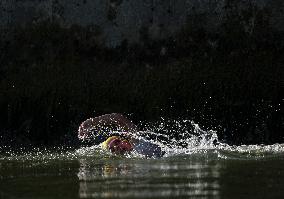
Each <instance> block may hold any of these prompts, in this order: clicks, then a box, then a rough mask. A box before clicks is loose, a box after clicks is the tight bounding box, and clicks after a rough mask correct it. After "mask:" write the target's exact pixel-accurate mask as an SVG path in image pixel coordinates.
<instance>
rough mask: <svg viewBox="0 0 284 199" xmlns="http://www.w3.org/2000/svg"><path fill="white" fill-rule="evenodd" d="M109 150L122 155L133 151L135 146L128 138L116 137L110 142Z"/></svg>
mask: <svg viewBox="0 0 284 199" xmlns="http://www.w3.org/2000/svg"><path fill="white" fill-rule="evenodd" d="M108 147H109V150H110V151H111V152H112V153H115V154H119V155H122V154H124V153H126V152H130V151H132V149H133V147H132V145H131V144H130V143H129V141H127V140H121V139H120V138H114V139H113V140H111V141H110V142H109V144H108Z"/></svg>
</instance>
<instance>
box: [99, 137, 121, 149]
mask: <svg viewBox="0 0 284 199" xmlns="http://www.w3.org/2000/svg"><path fill="white" fill-rule="evenodd" d="M114 139H119V137H118V136H111V137H109V138H108V139H107V140H106V141H104V142H103V144H102V147H103V148H104V149H109V143H110V142H111V141H113V140H114Z"/></svg>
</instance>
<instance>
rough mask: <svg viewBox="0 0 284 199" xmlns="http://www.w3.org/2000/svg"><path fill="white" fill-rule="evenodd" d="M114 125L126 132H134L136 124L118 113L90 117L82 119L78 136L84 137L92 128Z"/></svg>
mask: <svg viewBox="0 0 284 199" xmlns="http://www.w3.org/2000/svg"><path fill="white" fill-rule="evenodd" d="M112 125H114V126H116V127H118V128H121V129H122V130H125V131H128V132H136V131H137V126H136V125H135V124H134V123H133V122H131V121H130V120H129V119H127V118H126V117H125V116H123V115H122V114H119V113H112V114H106V115H102V116H99V117H95V118H90V119H87V120H86V121H84V122H83V123H82V124H81V125H80V127H79V130H78V137H79V138H80V139H84V138H86V137H88V134H89V133H90V132H91V130H92V129H94V128H100V127H107V126H112Z"/></svg>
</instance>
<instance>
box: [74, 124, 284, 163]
mask: <svg viewBox="0 0 284 199" xmlns="http://www.w3.org/2000/svg"><path fill="white" fill-rule="evenodd" d="M125 133H126V132H122V131H112V132H111V133H110V134H116V135H124V134H125ZM128 134H130V135H131V136H132V137H134V138H136V139H139V140H143V141H146V142H150V143H152V144H156V145H158V146H159V147H161V149H162V150H163V151H164V152H165V155H164V156H163V157H164V158H167V157H175V156H189V155H193V154H200V153H203V154H204V153H206V152H213V153H215V154H216V156H217V158H222V159H228V158H229V159H248V158H254V159H259V158H266V157H274V156H279V155H284V144H274V145H242V146H234V145H233V146H230V145H228V144H226V143H222V142H220V141H219V139H218V136H217V132H216V131H213V130H209V131H205V130H202V129H201V128H200V127H199V125H198V124H196V123H194V122H193V121H191V120H180V121H177V120H165V119H162V121H160V122H158V123H155V124H147V125H145V127H144V130H143V131H138V132H136V133H128ZM95 135H96V134H93V136H95ZM96 152H99V153H101V154H104V155H108V156H111V154H110V153H108V152H106V151H103V150H102V149H101V147H100V145H95V146H92V147H84V148H81V149H79V150H77V153H79V154H81V155H86V156H91V155H92V154H94V153H96ZM137 157H139V158H143V157H144V156H143V155H141V154H137V153H135V152H134V153H131V154H130V156H129V155H128V156H127V158H137Z"/></svg>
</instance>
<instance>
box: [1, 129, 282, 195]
mask: <svg viewBox="0 0 284 199" xmlns="http://www.w3.org/2000/svg"><path fill="white" fill-rule="evenodd" d="M195 128H196V129H198V128H199V127H198V126H195ZM196 129H195V130H196ZM148 133H149V132H148ZM183 133H184V132H183ZM186 134H187V136H184V137H183V139H179V140H178V141H177V140H174V141H173V140H172V141H171V142H168V143H167V144H165V142H159V144H160V146H161V147H163V150H164V151H165V155H164V157H162V158H146V157H143V156H141V155H139V154H135V153H133V154H129V155H127V156H123V157H122V156H115V155H112V154H110V153H109V152H106V151H103V150H102V149H101V147H100V146H99V145H95V146H91V147H81V148H79V149H53V150H47V149H33V150H32V151H26V150H19V151H17V152H15V151H9V150H5V152H4V150H2V153H1V155H0V198H1V199H2V198H3V199H6V198H7V199H9V198H27V199H30V198H38V199H43V198H63V199H64V198H151V199H153V198H238V199H239V198H273V199H274V198H284V145H283V144H274V145H266V146H265V145H244V146H228V145H226V144H223V143H218V140H217V141H216V139H217V137H216V135H215V134H214V132H204V131H201V130H200V129H199V131H198V133H196V132H195V136H192V134H191V136H188V135H189V134H190V133H188V132H187V133H186ZM153 142H156V143H157V142H158V141H157V140H155V141H153ZM181 142H182V143H183V144H180V143H181ZM216 142H217V144H216ZM173 143H175V144H176V145H173ZM184 143H188V145H186V146H185V145H184Z"/></svg>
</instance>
